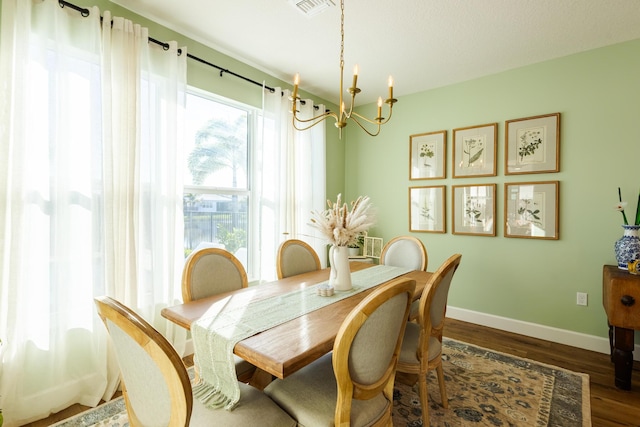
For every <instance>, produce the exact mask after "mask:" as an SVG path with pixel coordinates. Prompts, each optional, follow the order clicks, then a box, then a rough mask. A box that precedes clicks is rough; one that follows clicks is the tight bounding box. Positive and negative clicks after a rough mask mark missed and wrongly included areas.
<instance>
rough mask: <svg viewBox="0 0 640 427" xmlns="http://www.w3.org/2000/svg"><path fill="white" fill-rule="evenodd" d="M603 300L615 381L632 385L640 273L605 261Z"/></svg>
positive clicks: (626, 386) (639, 323)
mask: <svg viewBox="0 0 640 427" xmlns="http://www.w3.org/2000/svg"><path fill="white" fill-rule="evenodd" d="M602 304H603V305H604V310H605V312H606V313H607V321H608V323H609V346H610V350H611V361H612V362H613V363H614V364H615V384H616V387H618V388H621V389H623V390H629V389H631V372H632V370H633V346H634V330H635V329H638V330H640V276H637V275H633V274H630V273H629V272H628V271H626V270H620V269H619V268H618V267H617V266H615V265H605V266H604V268H603V272H602Z"/></svg>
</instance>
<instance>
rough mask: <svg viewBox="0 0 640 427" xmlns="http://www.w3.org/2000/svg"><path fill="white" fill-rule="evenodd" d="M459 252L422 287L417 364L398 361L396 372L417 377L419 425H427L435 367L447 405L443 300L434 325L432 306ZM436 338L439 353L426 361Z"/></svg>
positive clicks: (441, 392)
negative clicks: (429, 377) (429, 384)
mask: <svg viewBox="0 0 640 427" xmlns="http://www.w3.org/2000/svg"><path fill="white" fill-rule="evenodd" d="M461 259H462V255H460V254H455V255H452V256H450V257H449V258H448V259H447V260H446V261H445V262H444V263H443V264H442V265H441V266H440V268H438V270H436V272H435V273H433V275H432V276H431V277H430V279H429V282H428V283H427V284H426V286H425V287H424V291H423V292H422V297H421V298H420V308H419V311H418V317H417V322H418V324H419V325H420V338H419V340H418V348H417V357H418V361H419V362H420V363H419V364H418V365H415V364H408V363H404V362H403V361H402V360H400V361H399V362H398V366H397V368H396V369H397V371H398V372H404V373H407V374H415V375H417V376H418V382H419V395H420V405H421V407H422V424H423V425H425V426H428V425H429V402H428V399H429V395H428V393H427V373H428V372H429V371H430V370H432V369H436V374H437V377H438V384H439V385H440V396H441V397H442V406H443V407H444V408H445V409H446V408H447V407H448V406H449V402H448V398H447V390H446V388H445V383H444V372H443V370H442V331H443V329H444V319H445V315H446V311H447V305H446V302H445V304H444V309H443V313H442V318H441V321H440V322H439V323H438V324H437V325H435V324H433V322H432V316H431V305H432V303H433V300H434V297H435V295H436V292H437V290H438V288H439V287H440V285H441V284H442V283H443V281H444V279H445V278H446V277H447V276H449V275H450V276H451V279H453V275H454V274H455V272H456V270H457V269H458V267H459V265H460V260H461ZM430 337H435V338H436V339H437V340H438V341H440V353H439V354H438V355H437V356H435V357H433V358H432V359H431V360H429V357H428V354H429V338H430Z"/></svg>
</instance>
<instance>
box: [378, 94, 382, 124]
mask: <svg viewBox="0 0 640 427" xmlns="http://www.w3.org/2000/svg"><path fill="white" fill-rule="evenodd" d="M378 118H379V119H381V118H382V97H381V96H379V97H378Z"/></svg>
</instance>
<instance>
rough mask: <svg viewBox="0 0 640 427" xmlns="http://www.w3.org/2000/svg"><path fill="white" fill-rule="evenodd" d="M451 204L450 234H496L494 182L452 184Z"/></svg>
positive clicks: (492, 235) (491, 235)
mask: <svg viewBox="0 0 640 427" xmlns="http://www.w3.org/2000/svg"><path fill="white" fill-rule="evenodd" d="M451 204H452V209H451V211H452V218H451V223H452V231H451V232H452V234H466V235H472V236H490V237H494V236H495V235H496V226H495V218H496V215H495V213H496V184H477V185H454V186H453V187H452V188H451Z"/></svg>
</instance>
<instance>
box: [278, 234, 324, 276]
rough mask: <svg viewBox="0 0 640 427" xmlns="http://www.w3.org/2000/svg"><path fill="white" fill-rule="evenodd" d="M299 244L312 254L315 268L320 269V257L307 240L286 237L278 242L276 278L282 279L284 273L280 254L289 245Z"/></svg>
mask: <svg viewBox="0 0 640 427" xmlns="http://www.w3.org/2000/svg"><path fill="white" fill-rule="evenodd" d="M294 245H296V246H301V247H302V248H304V249H305V250H306V251H307V252H309V254H311V255H312V256H313V259H314V262H315V265H316V268H315V269H316V270H320V268H321V264H320V258H319V257H318V254H317V253H316V251H315V250H314V249H313V248H312V247H311V245H309V244H308V243H307V242H305V241H302V240H298V239H288V240H285V241H284V242H282V243H281V244H280V247H279V248H278V255H277V258H276V274H277V275H278V280H280V279H284V278H285V275H284V272H283V270H284V268H283V263H284V259H283V256H282V254H283V253H284V252H285V251H286V250H287V249H288V248H289V247H290V246H294Z"/></svg>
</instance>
